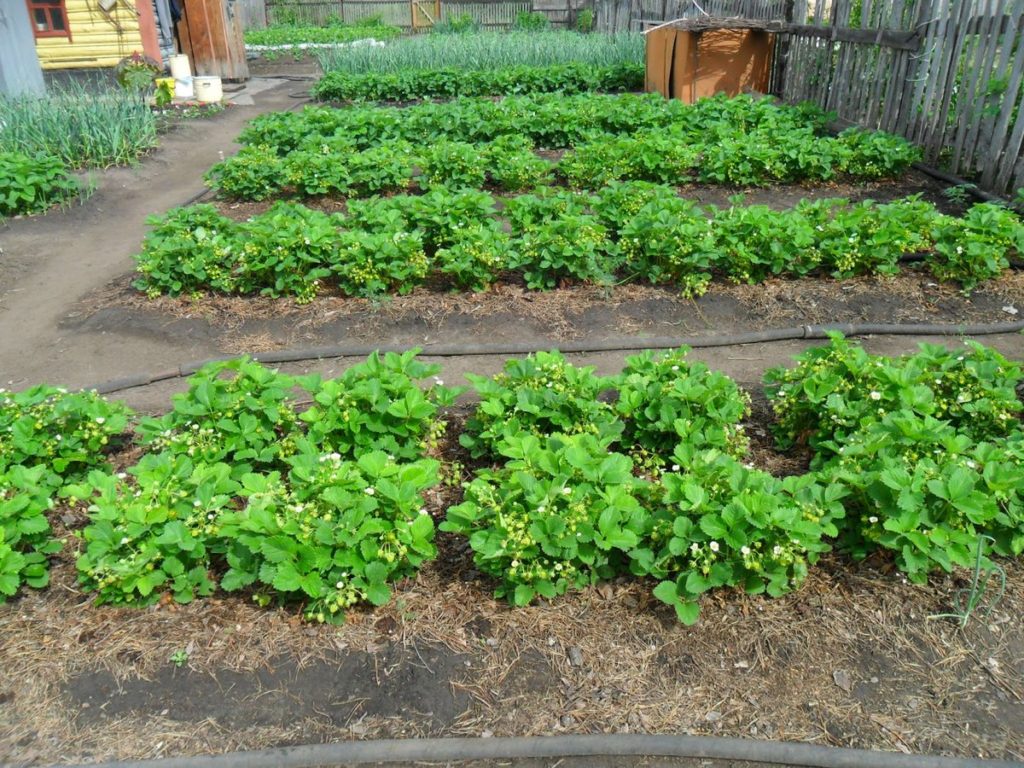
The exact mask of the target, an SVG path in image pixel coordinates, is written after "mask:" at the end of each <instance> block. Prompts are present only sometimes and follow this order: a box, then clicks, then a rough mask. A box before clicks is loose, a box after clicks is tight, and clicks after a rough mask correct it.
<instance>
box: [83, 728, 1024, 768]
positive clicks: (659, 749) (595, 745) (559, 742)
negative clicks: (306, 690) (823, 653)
mask: <svg viewBox="0 0 1024 768" xmlns="http://www.w3.org/2000/svg"><path fill="white" fill-rule="evenodd" d="M597 756H606V757H607V756H616V757H641V756H643V757H681V758H704V759H708V758H710V759H718V760H747V761H751V762H755V763H770V764H774V765H789V766H817V768H1024V763H1018V762H1011V761H1004V760H977V759H972V758H957V757H940V756H937V755H936V756H933V755H906V754H902V753H899V752H878V751H873V750H866V749H843V748H838V747H826V746H819V745H816V744H805V743H798V742H780V741H763V740H757V739H736V738H724V737H716V736H657V735H655V736H648V735H641V734H625V733H614V734H612V733H602V734H590V735H585V736H529V737H519V738H491V739H484V738H478V739H466V738H455V739H382V740H369V741H341V742H334V743H331V744H311V745H304V746H294V747H280V748H277V749H266V750H261V751H257V752H234V753H227V754H222V755H209V756H200V757H180V758H165V759H161V760H146V761H136V762H132V761H127V762H115V763H101V764H91V765H90V766H89V768H311V767H312V766H329V765H330V766H337V765H352V764H359V763H363V764H365V763H399V762H403V763H404V762H408V763H411V762H419V761H430V762H440V763H445V762H449V761H453V760H456V761H461V760H499V759H501V760H509V759H524V758H565V757H597ZM81 768H85V767H84V766H82V767H81Z"/></svg>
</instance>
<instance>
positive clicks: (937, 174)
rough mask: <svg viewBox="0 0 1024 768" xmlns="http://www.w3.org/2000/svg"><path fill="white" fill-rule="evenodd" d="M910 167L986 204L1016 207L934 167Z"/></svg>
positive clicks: (916, 165) (923, 164)
mask: <svg viewBox="0 0 1024 768" xmlns="http://www.w3.org/2000/svg"><path fill="white" fill-rule="evenodd" d="M911 167H913V168H916V169H917V170H919V171H921V172H922V173H925V174H927V175H929V176H931V177H932V178H933V179H938V180H939V181H944V182H946V183H947V184H952V185H953V186H956V187H963V188H964V190H966V191H967V193H968V194H970V195H973V196H974V197H976V198H978V199H979V200H983V201H984V202H986V203H999V204H1000V205H1005V206H1007V207H1010V208H1016V207H1017V206H1016V205H1014V204H1013V203H1012V202H1010V201H1009V200H1007V199H1006V198H1005V197H1000V196H999V195H993V194H992V193H991V192H986V191H985V190H984V189H981V188H979V187H978V185H977V184H974V183H973V182H970V181H968V180H967V179H962V178H960V177H959V176H954V175H953V174H951V173H946V171H943V170H941V169H939V168H936V167H935V166H932V165H928V164H926V163H913V165H912V166H911Z"/></svg>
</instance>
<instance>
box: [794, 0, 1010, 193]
mask: <svg viewBox="0 0 1024 768" xmlns="http://www.w3.org/2000/svg"><path fill="white" fill-rule="evenodd" d="M792 18H793V20H794V21H796V22H798V23H806V26H807V29H806V30H804V31H802V32H800V33H797V34H793V35H789V36H787V37H788V38H789V39H788V45H787V44H783V45H782V46H780V52H781V53H782V57H781V66H782V67H783V69H784V72H785V75H784V77H783V78H782V80H781V95H782V96H783V98H785V99H786V100H788V101H804V100H808V101H813V102H815V103H817V104H820V105H821V106H823V107H825V108H827V109H830V110H834V111H835V112H836V113H837V114H838V115H839V117H840V118H841V119H843V120H846V121H849V122H851V123H856V124H858V125H862V126H865V127H869V128H879V129H882V130H885V131H890V132H892V133H898V134H900V135H902V136H905V137H907V138H908V139H910V140H911V141H914V142H915V143H917V144H920V145H921V146H922V147H923V149H924V153H925V160H926V161H927V162H929V163H931V164H934V165H936V166H938V167H939V168H941V169H943V170H946V171H949V172H950V173H953V174H957V175H960V176H964V177H968V178H970V179H974V180H977V182H978V186H980V187H982V188H983V189H986V190H989V191H994V192H996V193H999V194H1007V193H1012V192H1013V191H1014V190H1017V189H1019V188H1021V187H1024V158H1022V155H1021V148H1022V144H1024V114H1022V112H1021V110H1020V106H1021V99H1022V96H1024V87H1022V86H1024V47H1022V45H1024V0H823V1H822V0H819V2H818V3H817V4H816V5H815V6H814V7H809V6H808V0H795V3H794V8H793V14H792Z"/></svg>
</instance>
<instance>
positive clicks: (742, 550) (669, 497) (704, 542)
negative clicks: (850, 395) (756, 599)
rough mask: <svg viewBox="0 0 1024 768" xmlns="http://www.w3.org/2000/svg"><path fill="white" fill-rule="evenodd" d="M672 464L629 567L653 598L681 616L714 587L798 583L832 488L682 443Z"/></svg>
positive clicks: (816, 543)
mask: <svg viewBox="0 0 1024 768" xmlns="http://www.w3.org/2000/svg"><path fill="white" fill-rule="evenodd" d="M674 459H675V461H677V462H678V466H680V467H683V469H682V470H681V471H673V472H670V473H666V474H665V475H663V476H662V479H661V484H662V489H663V500H662V503H661V504H660V505H656V506H655V507H654V511H653V513H652V515H651V517H650V519H649V522H648V527H647V529H646V530H645V532H644V537H643V544H642V545H640V546H638V547H636V549H635V550H634V551H633V553H632V557H633V570H634V572H636V573H638V574H642V575H651V576H653V577H655V578H657V579H662V581H661V582H660V583H659V584H658V585H657V586H656V587H655V588H654V596H655V597H656V598H658V599H659V600H661V601H662V602H665V603H668V604H669V605H671V606H672V607H673V608H675V611H676V615H677V617H678V618H679V620H680V621H681V622H683V623H684V624H693V623H694V622H696V621H697V617H698V614H699V611H700V608H699V605H698V602H697V601H698V598H699V597H700V596H701V595H702V594H704V593H705V592H708V591H709V590H712V589H716V588H719V587H739V588H742V589H744V590H746V591H747V592H748V593H750V594H761V593H767V594H768V595H769V596H771V597H779V596H780V595H783V594H785V593H786V592H789V591H791V590H793V589H795V588H797V587H799V586H800V584H801V583H803V581H804V579H805V578H806V577H807V568H808V565H810V564H813V563H814V562H815V561H816V560H817V558H818V557H819V555H820V554H821V553H822V552H825V551H827V550H828V549H829V546H828V544H827V543H826V542H825V541H824V538H825V537H826V536H835V535H836V533H837V528H836V526H835V523H834V519H835V518H837V517H841V516H842V512H843V510H842V506H841V505H840V504H839V503H838V499H839V498H840V497H841V495H842V494H841V491H839V490H837V489H835V488H831V487H826V486H819V485H815V484H814V483H813V481H812V480H811V478H808V477H790V478H786V479H785V480H780V479H778V478H775V477H772V476H771V475H769V474H768V473H767V472H761V471H759V470H755V469H750V468H747V467H745V466H744V465H742V464H741V463H739V462H738V461H737V460H736V459H734V458H732V457H730V456H727V455H725V454H722V453H719V452H717V451H708V452H706V453H701V452H694V451H692V450H691V449H690V448H689V446H686V445H681V446H680V447H679V448H678V449H677V451H676V453H675V456H674Z"/></svg>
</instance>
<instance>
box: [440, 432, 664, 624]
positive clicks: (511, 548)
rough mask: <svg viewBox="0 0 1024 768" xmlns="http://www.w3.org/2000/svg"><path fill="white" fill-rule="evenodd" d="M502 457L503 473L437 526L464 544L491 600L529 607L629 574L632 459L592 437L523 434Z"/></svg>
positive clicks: (636, 519) (490, 474) (483, 479)
mask: <svg viewBox="0 0 1024 768" xmlns="http://www.w3.org/2000/svg"><path fill="white" fill-rule="evenodd" d="M502 451H503V453H504V454H505V455H506V456H507V457H508V458H509V459H510V460H509V461H508V462H507V463H506V464H505V466H504V467H503V468H501V469H499V470H496V471H484V472H482V473H480V474H478V475H477V477H476V479H474V480H473V481H472V482H470V483H469V484H468V485H467V486H466V489H465V501H464V502H463V503H462V504H459V505H457V506H454V507H450V508H449V509H448V515H447V518H446V520H445V522H444V523H442V524H441V530H444V531H451V532H454V533H460V534H462V535H465V536H467V537H468V538H469V544H470V547H472V549H473V553H474V554H473V562H474V563H475V564H476V566H477V568H479V569H480V570H481V571H482V572H483V573H486V574H487V575H489V576H491V577H493V578H494V579H496V580H497V582H498V585H497V588H496V589H495V596H496V597H503V598H506V599H507V600H508V601H509V602H511V603H513V604H514V605H526V604H527V603H530V602H531V601H532V600H534V599H535V598H536V597H538V596H540V597H544V598H552V597H556V596H558V595H561V594H564V593H565V592H566V591H568V590H571V589H579V588H581V587H584V586H586V585H588V584H593V583H595V582H598V581H602V580H607V579H610V578H612V577H613V576H615V575H616V574H619V573H623V572H625V571H626V569H627V567H628V555H627V553H628V552H629V551H630V550H631V549H633V548H634V547H635V546H637V544H638V543H639V541H640V535H641V533H642V531H643V529H644V525H645V519H646V517H647V512H646V511H645V510H644V508H643V506H642V505H641V503H640V501H639V499H638V498H637V496H636V490H637V488H639V487H642V486H644V485H645V481H643V480H639V479H637V478H634V477H633V475H632V472H631V470H632V463H631V462H630V460H629V458H628V457H626V456H623V455H622V454H618V453H611V452H609V451H608V449H607V442H606V441H601V440H599V439H598V438H596V437H594V436H593V435H574V436H566V435H556V436H552V437H548V438H547V439H542V438H538V437H537V436H535V435H530V434H520V435H518V436H516V437H510V438H509V439H508V440H507V441H506V442H505V444H504V445H503V447H502Z"/></svg>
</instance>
